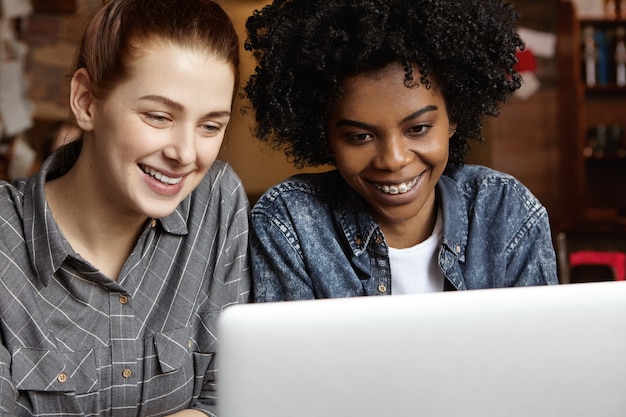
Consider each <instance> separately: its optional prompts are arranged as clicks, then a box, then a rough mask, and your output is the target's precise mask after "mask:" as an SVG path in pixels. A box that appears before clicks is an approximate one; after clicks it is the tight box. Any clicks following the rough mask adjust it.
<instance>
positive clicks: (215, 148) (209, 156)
mask: <svg viewBox="0 0 626 417" xmlns="http://www.w3.org/2000/svg"><path fill="white" fill-rule="evenodd" d="M222 139H223V138H221V139H217V138H211V139H203V140H201V141H200V144H199V145H198V149H197V152H198V163H199V164H200V165H202V167H203V168H205V169H209V168H210V167H211V165H213V162H215V160H216V159H217V155H218V154H219V151H220V148H221V146H222Z"/></svg>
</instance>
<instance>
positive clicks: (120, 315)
mask: <svg viewBox="0 0 626 417" xmlns="http://www.w3.org/2000/svg"><path fill="white" fill-rule="evenodd" d="M131 301H132V298H131V296H130V295H127V294H120V293H118V294H111V303H110V309H111V328H110V331H111V360H112V368H111V370H112V372H113V378H114V381H116V382H114V383H113V385H114V387H113V389H112V396H113V397H115V398H119V399H120V404H118V405H119V406H120V407H122V408H123V407H129V406H132V405H133V404H135V405H136V404H137V403H138V402H139V401H140V400H141V399H140V391H139V389H138V381H136V377H135V375H139V374H136V373H135V371H136V368H135V367H136V366H137V357H138V353H137V345H136V343H137V326H136V323H135V312H134V308H133V303H132V302H131ZM122 399H123V400H122ZM122 401H123V403H122Z"/></svg>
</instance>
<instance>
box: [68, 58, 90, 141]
mask: <svg viewBox="0 0 626 417" xmlns="http://www.w3.org/2000/svg"><path fill="white" fill-rule="evenodd" d="M94 101H95V99H94V96H93V95H92V94H91V77H89V73H88V72H87V70H85V69H84V68H80V69H79V70H78V71H76V72H75V73H74V76H73V77H72V80H71V81H70V108H71V109H72V113H74V118H75V119H76V123H77V124H78V126H79V127H80V128H81V129H82V130H83V131H85V132H87V131H90V130H93V124H94V123H93V105H94Z"/></svg>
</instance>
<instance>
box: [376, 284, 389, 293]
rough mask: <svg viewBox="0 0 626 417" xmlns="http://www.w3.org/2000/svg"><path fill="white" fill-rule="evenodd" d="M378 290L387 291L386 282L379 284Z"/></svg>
mask: <svg viewBox="0 0 626 417" xmlns="http://www.w3.org/2000/svg"><path fill="white" fill-rule="evenodd" d="M378 291H379V292H386V291H387V286H386V285H385V284H380V285H378Z"/></svg>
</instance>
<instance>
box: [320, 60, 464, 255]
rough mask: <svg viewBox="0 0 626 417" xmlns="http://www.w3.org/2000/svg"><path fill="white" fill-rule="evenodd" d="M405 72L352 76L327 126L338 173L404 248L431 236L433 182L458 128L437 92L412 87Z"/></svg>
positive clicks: (389, 239) (392, 242) (398, 67)
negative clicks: (407, 84) (408, 84)
mask: <svg viewBox="0 0 626 417" xmlns="http://www.w3.org/2000/svg"><path fill="white" fill-rule="evenodd" d="M404 73H405V70H404V68H403V67H402V66H401V65H396V64H392V65H389V66H387V67H385V68H384V69H383V70H380V71H376V72H373V73H366V74H360V75H357V76H355V77H351V78H348V79H347V80H346V81H345V82H344V84H343V86H344V93H343V95H342V97H341V99H340V100H339V102H338V103H337V105H336V107H335V108H334V109H333V111H332V112H331V114H330V117H329V123H328V133H329V141H330V146H331V148H332V151H333V154H334V156H335V160H336V164H337V168H338V170H339V171H340V172H341V175H342V177H343V178H344V179H345V180H346V182H347V183H348V184H349V185H350V186H351V187H352V188H354V189H355V190H356V191H357V192H358V193H359V194H360V195H361V196H362V197H363V198H364V199H365V200H366V201H367V203H368V204H369V206H370V208H371V209H372V212H373V215H374V217H375V218H376V220H377V221H378V222H379V223H380V226H381V229H382V231H383V233H384V234H385V238H386V239H387V242H388V243H389V245H390V246H392V247H398V248H399V247H409V246H413V245H415V244H417V243H419V242H421V241H423V240H424V239H426V238H427V237H428V236H430V234H431V232H432V229H433V227H434V222H435V219H436V206H435V185H436V184H437V181H438V180H439V178H440V177H441V174H442V173H443V171H444V169H445V168H446V164H447V162H448V147H449V139H450V136H451V135H452V133H453V131H454V125H452V124H451V123H450V121H449V119H448V114H447V112H446V106H445V102H444V99H443V96H442V95H441V94H439V93H438V92H437V89H436V87H435V86H434V85H433V87H432V88H431V89H426V88H424V87H423V86H421V85H420V86H418V87H414V88H408V87H406V86H405V84H404Z"/></svg>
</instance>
